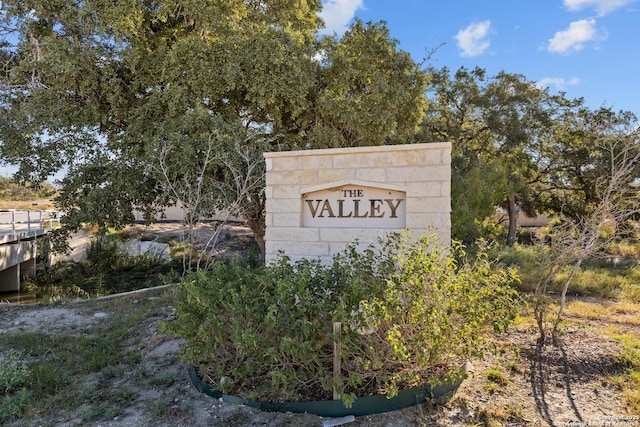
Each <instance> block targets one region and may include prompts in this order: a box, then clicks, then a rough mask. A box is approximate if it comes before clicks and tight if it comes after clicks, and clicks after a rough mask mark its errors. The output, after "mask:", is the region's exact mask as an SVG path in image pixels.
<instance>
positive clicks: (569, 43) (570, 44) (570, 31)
mask: <svg viewBox="0 0 640 427" xmlns="http://www.w3.org/2000/svg"><path fill="white" fill-rule="evenodd" d="M604 38H606V36H605V35H604V34H600V33H598V30H597V29H596V20H595V19H581V20H579V21H574V22H571V23H570V24H569V28H567V29H566V30H563V31H558V32H557V33H556V34H555V35H554V36H553V38H551V39H549V45H548V46H547V50H548V51H549V52H552V53H559V54H562V55H566V54H570V53H575V52H579V51H581V50H582V49H584V48H585V46H586V43H588V42H591V41H595V40H602V39H604Z"/></svg>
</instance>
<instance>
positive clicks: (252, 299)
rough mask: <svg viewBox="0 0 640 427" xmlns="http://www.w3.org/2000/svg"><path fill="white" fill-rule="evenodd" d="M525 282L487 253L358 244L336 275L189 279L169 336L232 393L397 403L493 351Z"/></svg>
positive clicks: (213, 272)
mask: <svg viewBox="0 0 640 427" xmlns="http://www.w3.org/2000/svg"><path fill="white" fill-rule="evenodd" d="M517 280H518V279H517V277H516V275H515V272H514V271H513V270H509V269H498V268H496V267H495V266H494V265H493V264H492V262H491V261H490V260H489V259H488V256H487V255H486V250H485V248H483V247H481V248H480V249H479V250H478V251H477V252H475V254H474V255H473V257H467V255H466V253H465V250H464V247H463V246H462V245H461V244H458V243H454V244H452V245H451V246H447V247H440V246H439V245H438V244H437V242H436V241H435V240H434V239H432V238H430V237H429V236H426V235H425V236H422V237H420V238H419V239H417V240H415V239H413V238H412V237H411V236H410V235H409V234H408V233H405V234H390V235H388V236H387V237H386V239H384V240H382V241H381V242H380V244H379V245H378V246H375V247H374V246H369V247H366V248H362V247H360V246H359V245H358V243H357V242H356V243H354V244H352V245H351V246H349V247H348V248H347V249H346V250H345V251H343V252H342V253H340V254H338V255H336V256H335V257H334V258H333V261H332V263H330V264H329V265H323V264H322V263H320V262H319V261H317V260H302V261H298V262H296V263H292V262H290V260H289V259H288V258H287V257H285V256H282V257H280V258H279V259H278V260H277V261H276V262H273V263H272V264H270V265H268V266H265V267H260V268H254V269H251V268H245V267H243V266H242V265H240V264H239V263H238V262H231V263H227V264H223V263H216V264H214V265H212V266H211V268H210V269H209V271H208V272H196V273H193V274H190V275H188V276H187V277H186V278H185V280H184V281H183V283H182V291H183V292H182V297H181V298H182V299H181V300H180V301H179V302H178V305H177V311H176V319H175V320H173V321H170V322H166V323H164V325H163V326H164V328H165V329H166V330H167V331H168V332H170V333H172V334H174V335H176V336H180V337H183V338H184V339H185V340H186V345H185V346H184V347H183V352H182V355H183V357H184V359H185V360H187V361H188V362H190V363H192V364H194V365H196V367H197V368H198V370H199V372H200V374H201V375H203V376H205V377H206V378H208V379H211V380H212V383H213V386H214V387H216V388H218V389H220V390H222V391H224V392H226V393H233V394H240V395H243V396H246V397H250V398H254V399H258V400H263V401H284V400H309V399H311V400H318V399H330V398H331V395H332V390H334V388H335V390H336V391H337V392H338V394H339V395H340V396H341V398H342V399H343V401H345V403H347V404H348V403H349V402H351V401H353V399H354V398H355V397H356V396H363V395H369V394H374V393H380V392H382V393H386V394H387V395H388V396H393V395H395V393H396V392H397V391H398V389H400V388H404V387H407V386H412V385H416V384H418V383H425V382H428V381H430V379H431V378H433V374H434V373H437V374H438V376H439V377H440V378H442V377H445V378H447V377H448V378H451V377H455V376H456V375H459V374H460V371H459V369H458V368H459V367H460V366H462V364H463V363H464V361H465V360H467V359H468V358H471V357H474V356H482V355H483V352H484V351H486V350H487V349H490V348H491V345H490V344H491V343H490V339H489V338H488V335H489V332H490V331H491V330H495V331H502V330H504V329H505V328H506V327H507V326H508V325H509V324H510V322H511V321H512V320H513V319H514V318H515V316H516V314H517V312H518V309H519V304H517V298H518V296H517V293H516V291H515V290H513V288H512V286H511V285H513V284H514V283H515V282H517ZM336 322H340V325H341V328H340V330H339V332H338V333H334V330H333V325H334V323H336ZM337 341H339V342H340V349H341V351H340V354H339V358H340V361H341V372H340V376H339V378H335V377H334V375H333V357H334V355H333V351H334V345H333V344H334V342H337Z"/></svg>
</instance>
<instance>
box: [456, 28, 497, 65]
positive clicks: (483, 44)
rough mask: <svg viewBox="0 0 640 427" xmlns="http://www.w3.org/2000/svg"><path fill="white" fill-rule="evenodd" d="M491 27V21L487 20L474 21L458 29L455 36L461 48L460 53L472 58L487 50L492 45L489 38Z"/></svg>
mask: <svg viewBox="0 0 640 427" xmlns="http://www.w3.org/2000/svg"><path fill="white" fill-rule="evenodd" d="M490 28H491V21H489V20H486V21H482V22H477V23H473V24H471V25H469V26H468V27H466V28H464V29H462V30H460V31H458V34H456V35H455V36H454V39H456V41H457V44H458V48H460V51H461V52H460V55H461V56H464V57H469V58H472V57H474V56H478V55H480V54H482V53H483V52H484V51H485V50H487V49H488V48H489V46H490V45H491V42H490V41H489V38H488V37H489V29H490Z"/></svg>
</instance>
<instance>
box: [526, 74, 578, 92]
mask: <svg viewBox="0 0 640 427" xmlns="http://www.w3.org/2000/svg"><path fill="white" fill-rule="evenodd" d="M578 84H580V79H579V78H577V77H571V78H570V79H565V78H564V77H545V78H543V79H542V80H540V81H539V82H537V83H536V86H538V87H539V88H540V89H544V88H547V87H548V88H551V87H552V86H553V87H554V88H555V89H556V90H565V89H566V88H567V87H568V86H575V85H578Z"/></svg>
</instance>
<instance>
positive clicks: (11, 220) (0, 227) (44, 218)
mask: <svg viewBox="0 0 640 427" xmlns="http://www.w3.org/2000/svg"><path fill="white" fill-rule="evenodd" d="M60 216H61V212H60V211H54V210H44V211H43V210H37V211H36V210H23V209H5V210H0V234H17V233H24V232H27V233H31V232H44V231H46V230H52V229H54V228H57V227H59V226H60Z"/></svg>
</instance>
